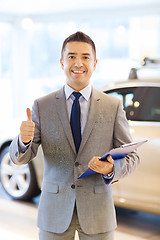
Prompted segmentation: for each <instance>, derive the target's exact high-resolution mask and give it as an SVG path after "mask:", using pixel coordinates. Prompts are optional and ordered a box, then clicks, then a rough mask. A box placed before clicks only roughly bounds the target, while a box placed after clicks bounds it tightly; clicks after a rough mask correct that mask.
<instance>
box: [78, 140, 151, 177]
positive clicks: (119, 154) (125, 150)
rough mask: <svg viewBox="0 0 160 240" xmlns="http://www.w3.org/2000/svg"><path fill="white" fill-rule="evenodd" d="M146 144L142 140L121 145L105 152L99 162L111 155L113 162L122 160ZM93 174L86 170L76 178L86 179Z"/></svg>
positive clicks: (93, 172) (91, 171)
mask: <svg viewBox="0 0 160 240" xmlns="http://www.w3.org/2000/svg"><path fill="white" fill-rule="evenodd" d="M146 142H148V140H144V141H141V142H133V143H129V144H125V145H122V146H121V147H119V148H114V149H112V150H110V151H109V152H107V153H106V154H105V155H103V156H102V157H101V158H100V160H101V161H105V160H106V159H107V156H108V155H111V157H112V158H113V159H114V160H117V159H121V158H124V157H125V156H127V155H128V154H129V153H131V152H133V151H134V150H135V149H136V148H138V147H140V146H141V145H142V144H144V143H146ZM95 173H96V172H95V171H93V170H92V169H90V168H88V169H87V170H86V171H85V172H83V173H82V174H81V175H80V176H79V177H78V179H80V178H83V177H87V176H90V175H93V174H95Z"/></svg>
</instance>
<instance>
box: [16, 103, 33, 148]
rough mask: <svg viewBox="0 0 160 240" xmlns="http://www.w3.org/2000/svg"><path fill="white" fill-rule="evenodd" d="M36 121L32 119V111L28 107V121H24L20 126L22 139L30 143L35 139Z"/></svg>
mask: <svg viewBox="0 0 160 240" xmlns="http://www.w3.org/2000/svg"><path fill="white" fill-rule="evenodd" d="M34 128H35V123H34V122H33V121H32V112H31V110H30V109H29V108H27V121H23V122H22V123H21V127H20V136H21V140H22V142H24V143H28V142H30V141H31V140H32V139H33V136H34Z"/></svg>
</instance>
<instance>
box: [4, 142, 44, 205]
mask: <svg viewBox="0 0 160 240" xmlns="http://www.w3.org/2000/svg"><path fill="white" fill-rule="evenodd" d="M0 178H1V184H2V187H3V188H4V190H5V192H6V193H7V194H8V195H9V196H10V197H11V198H13V199H15V200H25V201H26V200H31V199H32V198H33V197H36V196H37V195H38V194H39V193H40V189H39V188H38V184H37V180H36V174H35V170H34V166H33V163H32V162H30V163H28V164H25V165H16V164H14V163H13V162H12V161H11V160H10V156H9V146H7V147H5V148H4V149H3V151H2V152H1V156H0Z"/></svg>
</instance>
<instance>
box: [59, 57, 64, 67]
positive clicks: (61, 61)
mask: <svg viewBox="0 0 160 240" xmlns="http://www.w3.org/2000/svg"><path fill="white" fill-rule="evenodd" d="M60 63H61V68H62V69H64V65H63V60H62V58H60Z"/></svg>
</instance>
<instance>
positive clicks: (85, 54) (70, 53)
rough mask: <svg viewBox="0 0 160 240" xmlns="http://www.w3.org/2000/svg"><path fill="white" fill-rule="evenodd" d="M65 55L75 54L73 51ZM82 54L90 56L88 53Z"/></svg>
mask: <svg viewBox="0 0 160 240" xmlns="http://www.w3.org/2000/svg"><path fill="white" fill-rule="evenodd" d="M67 55H77V53H75V52H69V53H68V54H67ZM82 55H85V56H90V53H82Z"/></svg>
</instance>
